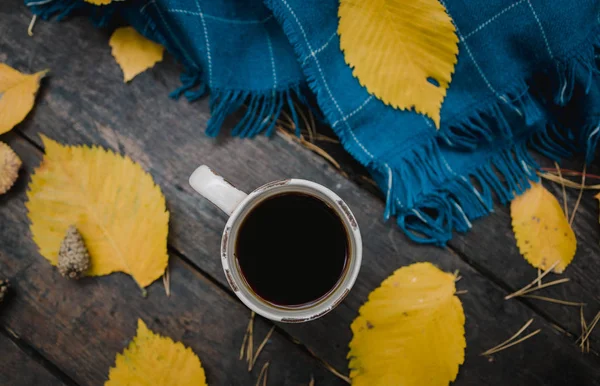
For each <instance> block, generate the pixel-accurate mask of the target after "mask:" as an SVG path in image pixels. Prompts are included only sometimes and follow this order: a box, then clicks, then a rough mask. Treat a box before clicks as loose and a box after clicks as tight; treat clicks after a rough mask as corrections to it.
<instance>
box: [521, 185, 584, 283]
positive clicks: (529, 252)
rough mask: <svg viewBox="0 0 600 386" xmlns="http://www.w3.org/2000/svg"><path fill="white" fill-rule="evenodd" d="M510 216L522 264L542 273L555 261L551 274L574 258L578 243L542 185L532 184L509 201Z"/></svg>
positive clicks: (558, 206) (554, 201)
mask: <svg viewBox="0 0 600 386" xmlns="http://www.w3.org/2000/svg"><path fill="white" fill-rule="evenodd" d="M510 215H511V217H512V227H513V232H514V233H515V238H516V239H517V246H518V247H519V251H521V254H522V255H523V256H524V257H525V260H527V261H528V262H529V264H531V265H533V266H534V267H535V268H539V269H541V270H547V269H548V268H550V267H551V266H552V265H553V264H554V263H556V262H557V261H558V265H557V266H556V267H555V268H554V272H556V273H562V272H563V271H564V270H565V268H566V267H567V265H569V263H570V262H571V260H573V256H575V251H576V249H577V240H576V239H575V233H573V229H571V226H570V225H569V220H568V219H567V217H566V216H565V213H564V211H563V210H562V208H561V206H560V204H559V203H558V200H557V199H556V197H554V195H553V194H552V193H550V192H549V191H548V190H546V188H544V187H543V186H542V184H538V183H532V184H531V188H530V189H529V190H527V191H526V192H525V193H523V194H522V195H520V196H517V197H515V198H514V199H513V200H512V202H511V203H510Z"/></svg>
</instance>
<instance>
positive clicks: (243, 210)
mask: <svg viewBox="0 0 600 386" xmlns="http://www.w3.org/2000/svg"><path fill="white" fill-rule="evenodd" d="M294 188H295V189H294ZM286 192H301V193H307V194H310V195H311V196H314V197H315V198H317V199H320V200H322V201H323V202H325V203H326V204H327V205H329V206H331V207H332V209H333V210H334V211H335V213H336V214H337V215H338V216H339V218H340V220H341V221H342V223H343V225H344V228H345V230H346V234H347V237H348V243H349V250H350V251H351V253H350V260H349V262H348V264H347V267H346V268H345V270H344V272H343V273H342V274H341V275H340V278H339V280H338V282H337V283H336V285H335V286H334V287H333V288H332V289H331V290H330V291H329V292H328V293H327V294H326V295H324V296H323V297H322V298H320V299H318V300H316V302H315V303H309V304H308V305H307V306H305V307H302V306H301V307H298V308H294V307H282V306H277V305H274V304H272V303H270V302H268V301H266V300H265V299H263V298H261V297H260V296H259V295H258V294H256V293H255V292H254V291H253V290H252V289H251V287H250V285H249V284H248V283H247V281H246V279H245V278H244V276H243V274H242V273H241V270H240V269H239V265H238V264H237V260H236V259H237V257H236V256H235V237H231V236H235V235H236V233H237V230H238V229H239V226H240V225H241V224H242V222H243V220H244V219H245V217H246V215H247V214H248V213H250V211H251V210H252V208H254V207H256V206H257V205H258V204H259V203H260V202H262V200H261V198H263V199H266V198H268V197H271V196H274V195H277V194H278V193H286ZM322 196H325V197H326V199H324V198H323V197H322ZM250 205H251V206H250ZM221 262H222V265H223V270H224V272H225V277H226V279H227V282H228V283H229V286H230V287H231V289H232V290H233V291H234V292H235V294H236V296H237V297H238V298H239V299H240V300H241V301H242V302H243V303H244V304H245V305H246V306H247V307H248V308H250V309H251V310H252V311H254V312H256V313H257V314H259V315H261V316H263V317H265V318H268V319H271V320H274V321H280V322H286V323H302V322H306V321H310V320H314V319H317V318H319V317H321V316H323V315H325V314H327V313H329V312H330V311H331V310H333V309H334V308H335V307H337V305H338V304H340V303H341V302H342V300H344V298H345V297H346V296H347V295H348V293H349V292H350V290H351V288H352V287H353V285H354V283H355V281H356V278H357V276H358V272H359V271H360V265H361V262H362V238H361V234H360V229H359V227H358V223H357V222H356V218H355V217H354V215H353V214H352V212H351V211H350V208H348V205H347V204H346V203H345V202H344V201H343V200H342V199H341V198H340V197H339V196H338V195H337V194H335V193H334V192H333V191H331V190H330V189H329V188H327V187H325V186H323V185H321V184H318V183H316V182H312V181H308V180H303V179H296V178H292V179H285V180H276V181H272V182H269V183H267V184H264V185H262V186H260V187H259V188H257V189H255V190H254V191H252V192H251V193H250V194H248V196H247V197H245V198H244V200H242V202H240V204H239V205H238V206H237V207H236V208H235V210H234V211H233V213H232V214H231V216H230V217H229V219H228V220H227V224H226V225H225V229H224V231H223V236H222V239H221Z"/></svg>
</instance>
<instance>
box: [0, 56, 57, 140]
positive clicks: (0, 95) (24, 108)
mask: <svg viewBox="0 0 600 386" xmlns="http://www.w3.org/2000/svg"><path fill="white" fill-rule="evenodd" d="M47 73H48V70H44V71H40V72H36V73H35V74H22V73H20V72H19V71H17V70H15V69H14V68H12V67H10V66H8V65H6V64H4V63H0V134H4V133H6V132H7V131H9V130H10V129H12V128H13V127H15V126H16V125H17V124H19V123H21V121H22V120H23V119H25V117H26V116H27V114H29V112H30V111H31V109H32V107H33V103H34V102H35V94H37V91H38V88H39V87H40V80H41V79H42V78H43V77H44V76H45V75H46V74H47Z"/></svg>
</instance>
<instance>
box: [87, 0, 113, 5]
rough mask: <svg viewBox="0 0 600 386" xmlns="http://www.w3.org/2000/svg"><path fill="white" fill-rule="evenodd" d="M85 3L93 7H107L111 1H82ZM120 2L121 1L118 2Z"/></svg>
mask: <svg viewBox="0 0 600 386" xmlns="http://www.w3.org/2000/svg"><path fill="white" fill-rule="evenodd" d="M84 1H85V2H86V3H90V4H94V5H108V4H110V3H111V2H112V0H84ZM119 1H121V0H119Z"/></svg>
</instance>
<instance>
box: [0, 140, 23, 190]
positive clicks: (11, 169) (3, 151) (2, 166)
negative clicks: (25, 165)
mask: <svg viewBox="0 0 600 386" xmlns="http://www.w3.org/2000/svg"><path fill="white" fill-rule="evenodd" d="M20 167H21V160H20V159H19V157H18V156H17V154H16V153H15V152H14V151H13V150H12V149H11V148H10V146H8V145H7V144H5V143H4V142H0V194H4V193H6V192H8V189H10V188H11V186H13V184H14V183H15V181H16V180H17V177H19V168H20Z"/></svg>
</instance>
